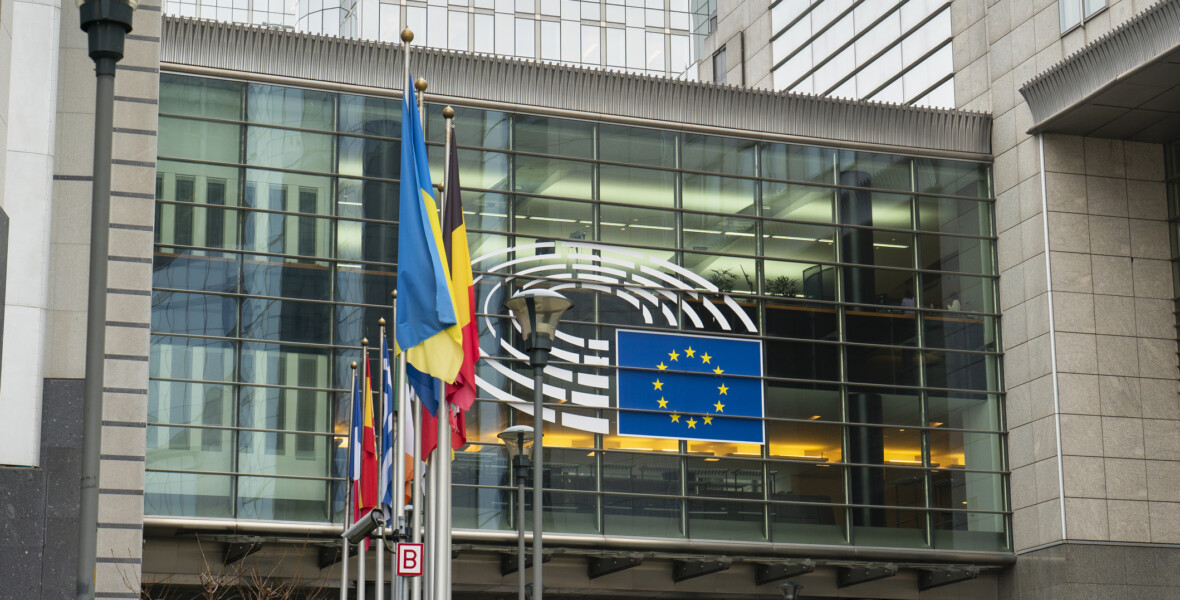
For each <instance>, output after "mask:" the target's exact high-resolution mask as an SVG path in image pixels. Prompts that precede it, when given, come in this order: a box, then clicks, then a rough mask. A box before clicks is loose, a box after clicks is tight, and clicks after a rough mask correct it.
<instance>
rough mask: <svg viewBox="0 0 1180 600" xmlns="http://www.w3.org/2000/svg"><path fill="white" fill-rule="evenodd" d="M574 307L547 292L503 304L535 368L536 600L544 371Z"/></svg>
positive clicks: (532, 292)
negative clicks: (560, 329) (563, 322)
mask: <svg viewBox="0 0 1180 600" xmlns="http://www.w3.org/2000/svg"><path fill="white" fill-rule="evenodd" d="M573 305H574V303H573V302H570V301H569V300H567V299H566V298H565V296H562V295H561V294H558V293H557V292H554V291H550V290H544V289H532V290H525V291H522V292H518V293H517V294H516V295H514V296H512V298H511V299H509V300H508V302H505V303H504V307H505V308H507V309H508V311H509V312H510V313H512V318H513V319H516V323H517V324H518V325H519V326H520V335H521V337H523V338H524V345H525V349H526V350H527V351H528V353H529V366H531V367H532V368H533V436H534V437H533V472H534V473H535V476H534V477H533V598H535V599H536V600H541V595H542V592H543V591H544V588H543V587H542V585H541V579H542V578H541V564H542V562H543V561H542V559H541V556H542V554H541V551H542V546H543V544H542V542H541V516H542V514H543V513H544V502H543V501H542V499H541V488H542V486H543V485H544V483H543V480H544V479H545V476H544V474H545V458H544V456H542V451H543V448H544V443H543V441H542V438H543V437H544V433H543V423H544V421H543V420H542V417H543V416H544V414H543V412H542V411H543V410H544V409H543V408H542V406H541V404H542V392H543V389H542V388H543V386H544V379H545V375H544V371H545V365H547V364H549V351H550V350H552V349H553V336H554V335H555V334H556V333H557V323H558V322H559V321H561V316H562V315H563V314H565V311H566V310H568V309H569V308H570V307H571V306H573ZM522 567H523V565H522Z"/></svg>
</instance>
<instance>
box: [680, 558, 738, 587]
mask: <svg viewBox="0 0 1180 600" xmlns="http://www.w3.org/2000/svg"><path fill="white" fill-rule="evenodd" d="M732 563H733V561H731V560H729V559H719V560H678V561H675V562H674V563H673V564H674V566H673V568H672V580H673V581H675V582H676V583H680V582H681V581H685V580H687V579H692V578H694V577H700V576H702V575H708V574H710V573H716V572H718V571H724V570H726V569H728V568H729V567H730V565H731V564H732Z"/></svg>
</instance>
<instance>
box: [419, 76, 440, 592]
mask: <svg viewBox="0 0 1180 600" xmlns="http://www.w3.org/2000/svg"><path fill="white" fill-rule="evenodd" d="M426 88H427V84H426V80H425V79H423V78H422V77H419V78H418V79H417V80H416V81H414V89H415V90H417V91H418V120H419V122H420V123H421V124H422V137H423V139H425V138H426ZM439 412H441V408H440V409H439V410H438V411H436V412H435V414H436V416H437V415H438V413H439ZM436 446H437V444H436ZM433 454H434V456H435V457H436V458H434V459H431V458H430V457H429V456H428V457H427V459H428V460H429V468H430V475H429V477H428V480H427V482H426V485H427V489H426V495H427V496H428V497H429V498H430V501H431V502H432V503H433V502H435V501H436V500H437V499H438V460H437V456H438V450H437V448H436V449H435V451H434V452H433ZM423 508H426V507H425V506H423ZM426 518H427V522H426V548H427V551H426V552H425V554H426V555H427V556H430V558H428V559H426V562H425V564H424V565H423V566H424V570H423V573H425V575H424V578H425V586H426V589H425V590H424V591H425V595H426V596H427V597H428V598H430V599H431V600H439V599H438V592H437V589H438V588H437V587H436V584H437V581H436V580H435V579H436V574H437V572H438V571H437V569H438V565H437V561H436V560H435V557H434V556H433V555H432V553H433V552H434V548H435V547H436V546H437V545H438V511H437V510H434V507H431V509H430V510H428V511H427V513H426Z"/></svg>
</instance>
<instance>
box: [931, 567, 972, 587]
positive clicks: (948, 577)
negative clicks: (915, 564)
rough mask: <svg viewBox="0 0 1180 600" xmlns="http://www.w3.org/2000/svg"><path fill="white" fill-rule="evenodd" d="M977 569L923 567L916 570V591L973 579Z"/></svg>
mask: <svg viewBox="0 0 1180 600" xmlns="http://www.w3.org/2000/svg"><path fill="white" fill-rule="evenodd" d="M978 575H979V569H972V568H967V569H953V568H951V569H923V570H922V571H919V572H918V591H920V592H924V591H926V590H929V589H932V588H936V587H941V586H944V585H950V584H952V583H959V582H960V581H967V580H970V579H975V578H976V577H977V576H978Z"/></svg>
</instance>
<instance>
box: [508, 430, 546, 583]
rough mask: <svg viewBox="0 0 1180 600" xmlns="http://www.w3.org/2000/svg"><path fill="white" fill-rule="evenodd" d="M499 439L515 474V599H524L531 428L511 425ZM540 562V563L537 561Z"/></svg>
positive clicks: (531, 441)
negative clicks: (525, 513)
mask: <svg viewBox="0 0 1180 600" xmlns="http://www.w3.org/2000/svg"><path fill="white" fill-rule="evenodd" d="M499 437H500V439H501V440H504V447H505V449H506V450H507V451H508V458H510V459H511V460H512V472H513V473H514V474H515V476H516V535H517V538H516V574H517V588H518V589H517V599H518V600H525V597H524V593H525V576H524V567H525V564H527V561H526V560H525V550H524V486H525V484H526V483H527V482H528V478H529V455H528V447H529V446H532V443H533V428H532V427H529V426H528V425H513V426H512V427H509V428H508V429H505V430H504V431H501V432H500V435H499ZM537 564H540V563H537Z"/></svg>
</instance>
